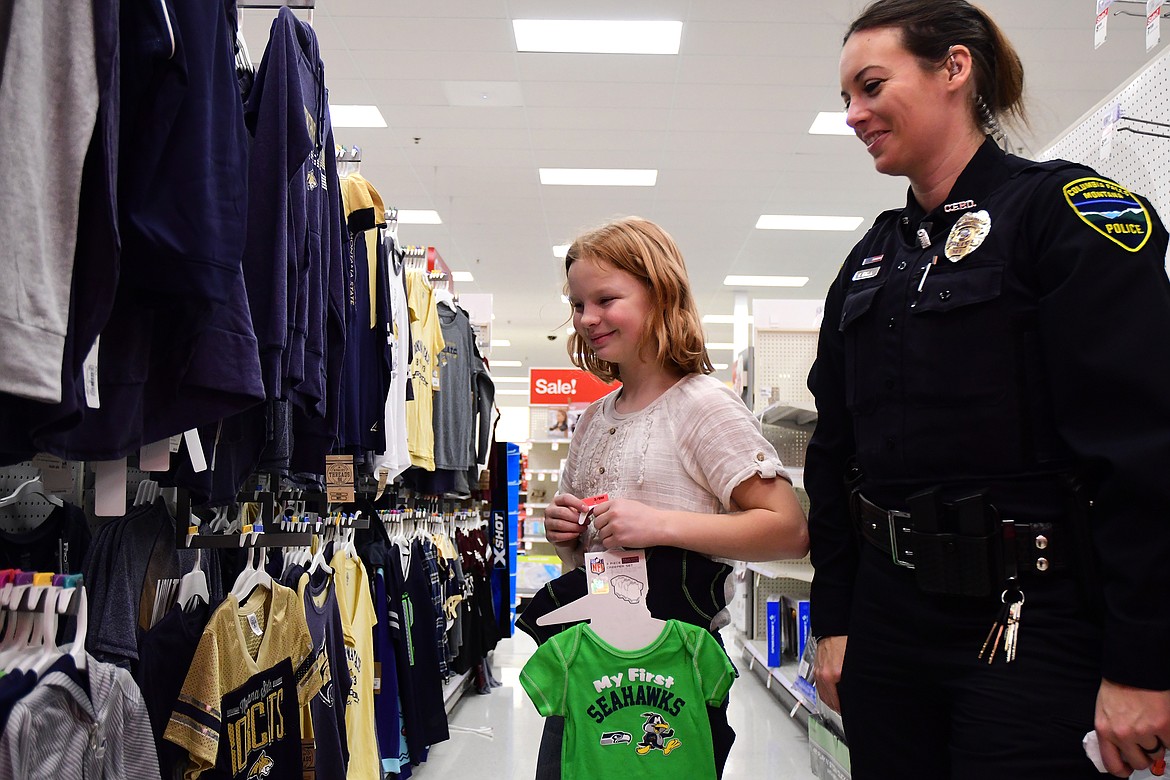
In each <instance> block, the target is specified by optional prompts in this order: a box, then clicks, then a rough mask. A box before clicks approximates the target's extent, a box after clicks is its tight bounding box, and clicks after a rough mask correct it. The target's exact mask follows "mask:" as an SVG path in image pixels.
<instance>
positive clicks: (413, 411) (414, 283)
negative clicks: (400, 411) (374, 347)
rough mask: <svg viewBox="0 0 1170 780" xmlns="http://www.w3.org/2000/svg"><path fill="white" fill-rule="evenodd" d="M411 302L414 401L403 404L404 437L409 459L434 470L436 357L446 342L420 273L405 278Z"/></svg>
mask: <svg viewBox="0 0 1170 780" xmlns="http://www.w3.org/2000/svg"><path fill="white" fill-rule="evenodd" d="M406 292H407V298H408V303H409V305H410V320H411V322H410V333H411V339H412V341H413V342H414V359H413V360H412V361H411V364H410V381H411V384H412V385H413V387H414V400H412V401H407V403H406V439H407V441H408V442H409V445H410V462H411V463H412V464H413V465H415V466H418V467H420V468H423V469H426V470H427V471H434V470H435V430H434V427H433V426H434V422H433V420H434V408H435V407H434V405H435V399H434V393H437V392H442V387H441V386H438V381H437V380H438V357H439V353H440V352H442V351H443V348H444V347H445V346H446V342H444V341H443V330H442V327H441V326H440V325H439V312H438V309H437V308H436V307H435V298H434V291H433V290H432V289H431V285H430V284H429V283H428V282H427V280H426V279H425V278H424V277H423V275H422V274H421V273H417V272H411V273H409V274H407V277H406Z"/></svg>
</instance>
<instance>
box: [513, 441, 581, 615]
mask: <svg viewBox="0 0 1170 780" xmlns="http://www.w3.org/2000/svg"><path fill="white" fill-rule="evenodd" d="M521 447H522V449H523V451H524V452H525V455H526V458H527V463H526V465H525V466H524V468H523V469H522V472H521V475H520V477H521V484H522V485H524V486H525V493H524V494H523V495H522V497H521V502H520V528H519V529H518V531H517V537H516V538H517V539H518V540H519V542H520V544H519V549H518V553H519V558H518V560H517V587H516V594H517V597H518V598H519V599H526V598H531V597H532V596H533V595H534V594H535V593H536V591H537V590H538V589H539V588H540V587H542V586H543V585H544V583H545V582H548V581H549V580H552V579H553V578H555V577H557V576H559V574H560V558H558V557H557V554H556V550H555V549H553V545H552V544H551V543H550V542H549V541H548V540H547V539H545V538H544V510H545V509H547V508H548V507H549V506H550V504H551V503H552V497H553V495H554V494H555V493H556V491H557V485H558V484H559V482H560V474H561V465H562V462H563V461H564V459H565V458H566V457H567V456H568V454H569V440H568V439H532V440H529V441H526V442H523V443H522V444H521Z"/></svg>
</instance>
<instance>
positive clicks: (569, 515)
mask: <svg viewBox="0 0 1170 780" xmlns="http://www.w3.org/2000/svg"><path fill="white" fill-rule="evenodd" d="M587 509H588V507H586V506H585V504H583V503H582V502H581V499H579V498H577V497H576V496H571V495H569V494H568V493H557V494H556V495H555V496H553V500H552V503H551V504H550V505H548V506H546V507H545V508H544V538H545V539H548V540H549V541H550V542H552V543H553V544H555V545H557V546H558V547H561V548H568V549H570V550H572V549H576V548H577V546H578V545H579V544H580V543H581V535H582V534H584V533H585V532H586V531H587V530H589V524H588V523H585V524H579V523H578V522H577V521H578V520H579V519H580V517H581V513H582V512H584V511H586V510H587Z"/></svg>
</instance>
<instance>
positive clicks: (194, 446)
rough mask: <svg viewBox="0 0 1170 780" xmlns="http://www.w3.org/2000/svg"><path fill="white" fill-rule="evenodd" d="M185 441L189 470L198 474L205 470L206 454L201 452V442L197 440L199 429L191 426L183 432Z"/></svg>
mask: <svg viewBox="0 0 1170 780" xmlns="http://www.w3.org/2000/svg"><path fill="white" fill-rule="evenodd" d="M183 440H184V441H186V442H187V457H189V458H190V459H191V470H192V471H194V472H195V473H196V474H198V473H199V472H201V471H207V455H205V454H204V453H203V443H202V442H200V441H199V431H198V429H196V428H192V429H191V430H189V431H186V432H185V433H184V434H183Z"/></svg>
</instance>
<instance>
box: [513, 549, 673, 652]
mask: <svg viewBox="0 0 1170 780" xmlns="http://www.w3.org/2000/svg"><path fill="white" fill-rule="evenodd" d="M609 552H613V551H612V550H610V551H609ZM648 590H649V589H648V587H647V586H645V585H643V587H642V588H641V592H640V593H639V594H636V597H634V596H633V595H632V594H631V593H629V592H626V593H625V594H624V595H625V598H619V597H618V593H617V586H615V585H611V587H610V588H609V590H608V592H607V593H604V594H601V593H589V592H587V593H586V595H585V596H582V597H581V598H579V599H577V600H576V601H571V602H569V603H568V604H565V605H564V606H562V607H558V608H557V609H554V610H553V611H552V612H548V613H546V614H544V615H541V616H540V617H539V618H537V619H536V624H537V625H540V626H547V625H553V624H557V623H573V622H576V621H579V620H588V621H589V627H590V628H591V629H592V630H593V632H594V633H596V634H597V635H598V636H599V637H601V638H602V639H604V640H605V641H606V642H608V643H609V644H610V645H612V646H614V647H616V648H617V649H619V650H641V649H642V648H643V647H646V646H647V645H649V644H650V643H652V642H653V641H654V640H655V639H657V638H658V637H659V636H660V635H661V634H662V631H663V629H664V628H665V627H666V621H665V620H659V619H658V618H656V617H654V616H653V615H651V614H650V609H649V607H647V606H646V594H647V592H648Z"/></svg>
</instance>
